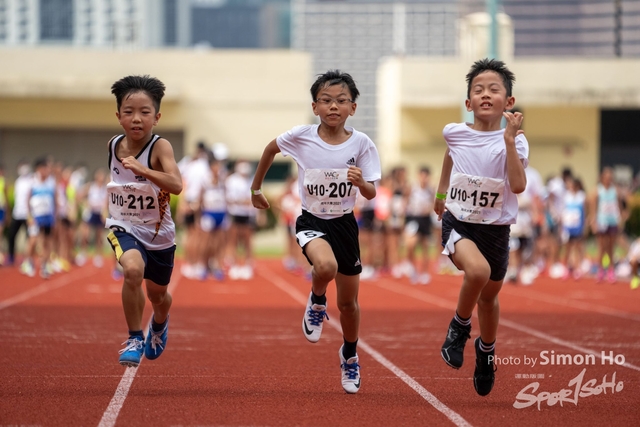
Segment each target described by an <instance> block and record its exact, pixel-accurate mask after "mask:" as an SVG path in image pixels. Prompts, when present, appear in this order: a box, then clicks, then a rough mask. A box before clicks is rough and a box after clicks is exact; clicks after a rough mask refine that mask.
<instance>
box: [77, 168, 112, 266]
mask: <svg viewBox="0 0 640 427" xmlns="http://www.w3.org/2000/svg"><path fill="white" fill-rule="evenodd" d="M80 199H81V200H82V223H81V224H80V250H79V253H78V256H77V257H76V262H77V264H78V265H83V264H84V263H85V262H86V257H87V251H88V247H89V240H90V239H91V234H93V242H94V251H95V253H94V256H93V265H94V266H95V267H98V268H100V267H102V266H103V265H104V260H103V258H102V255H103V248H104V243H105V239H104V224H105V220H106V218H107V213H108V204H107V176H106V172H105V170H104V169H102V168H99V169H96V171H95V172H94V174H93V180H92V181H91V182H89V183H88V184H85V186H84V188H83V189H82V193H81V194H80Z"/></svg>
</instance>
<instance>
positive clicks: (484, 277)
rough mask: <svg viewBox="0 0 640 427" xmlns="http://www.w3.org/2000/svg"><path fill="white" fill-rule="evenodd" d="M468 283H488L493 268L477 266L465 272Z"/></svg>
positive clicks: (483, 265)
mask: <svg viewBox="0 0 640 427" xmlns="http://www.w3.org/2000/svg"><path fill="white" fill-rule="evenodd" d="M464 274H465V277H466V279H467V281H469V282H472V283H482V284H484V283H487V282H488V281H489V277H490V276H491V267H489V265H488V264H475V265H473V266H471V267H470V268H467V269H465V271H464Z"/></svg>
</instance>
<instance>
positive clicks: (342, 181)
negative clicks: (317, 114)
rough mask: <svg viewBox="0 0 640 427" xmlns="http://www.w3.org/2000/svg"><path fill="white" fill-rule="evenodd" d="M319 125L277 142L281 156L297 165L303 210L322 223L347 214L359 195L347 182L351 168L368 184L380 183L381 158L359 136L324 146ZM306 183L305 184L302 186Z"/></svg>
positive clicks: (299, 129)
mask: <svg viewBox="0 0 640 427" xmlns="http://www.w3.org/2000/svg"><path fill="white" fill-rule="evenodd" d="M318 127H319V125H317V124H314V125H302V126H296V127H294V128H293V129H291V130H289V131H287V132H285V133H283V134H282V135H280V136H278V138H277V139H276V142H277V144H278V147H279V148H280V151H281V152H282V155H283V156H285V157H286V156H291V157H292V158H293V160H295V162H296V163H297V164H298V190H299V192H300V199H301V201H302V209H303V210H306V211H308V212H309V213H311V214H313V215H315V216H316V217H318V218H322V219H332V218H337V217H339V216H342V215H344V214H345V213H349V212H351V211H352V210H353V207H354V206H355V201H356V198H357V195H358V193H359V191H358V189H357V187H354V186H352V184H350V183H348V182H347V181H346V171H347V170H348V169H349V167H350V166H357V167H359V168H360V169H362V177H363V178H364V180H365V181H367V182H375V181H378V180H379V179H380V176H381V168H380V157H379V156H378V150H377V149H376V146H375V145H374V143H373V141H371V139H370V138H369V137H368V136H367V135H365V134H364V133H362V132H358V131H357V130H355V129H353V128H351V127H346V130H347V131H350V132H352V134H351V136H350V137H349V139H348V140H346V141H345V142H343V143H342V144H338V145H331V144H327V143H326V142H325V141H323V140H322V138H320V136H319V135H318ZM305 180H306V182H305Z"/></svg>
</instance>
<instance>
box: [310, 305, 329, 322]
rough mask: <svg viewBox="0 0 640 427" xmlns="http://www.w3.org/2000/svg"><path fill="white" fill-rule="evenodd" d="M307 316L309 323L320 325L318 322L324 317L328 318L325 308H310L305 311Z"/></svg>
mask: <svg viewBox="0 0 640 427" xmlns="http://www.w3.org/2000/svg"><path fill="white" fill-rule="evenodd" d="M307 317H308V318H309V323H310V324H312V325H313V326H320V323H322V322H323V321H324V318H325V317H326V318H327V320H329V315H328V314H327V312H326V311H325V310H322V311H315V310H314V309H312V308H310V309H309V311H307Z"/></svg>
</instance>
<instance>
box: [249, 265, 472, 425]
mask: <svg viewBox="0 0 640 427" xmlns="http://www.w3.org/2000/svg"><path fill="white" fill-rule="evenodd" d="M265 273H267V274H265ZM259 274H260V275H261V276H262V277H263V278H264V279H266V280H268V281H269V282H271V283H273V284H274V285H275V286H276V287H277V288H279V289H280V290H282V291H283V292H285V293H286V294H288V295H289V296H290V297H291V298H293V299H294V300H295V301H297V302H298V303H300V304H301V305H302V306H305V305H306V304H307V298H308V297H309V296H308V295H303V294H302V293H301V292H300V291H298V290H297V289H296V288H294V287H293V286H291V285H290V284H289V283H287V282H286V281H285V280H284V279H283V278H281V277H280V276H278V275H277V274H275V273H274V272H273V271H271V270H269V269H268V268H266V267H261V269H260V271H259ZM327 323H328V324H329V325H330V326H331V327H332V328H334V329H335V330H337V331H338V332H339V333H340V334H342V328H341V326H340V322H337V321H334V320H328V321H327ZM358 347H359V348H361V349H362V350H364V352H365V353H368V354H369V355H370V356H371V357H373V358H374V359H375V360H376V361H377V362H378V363H380V364H381V365H382V366H384V367H385V368H387V369H388V370H389V371H391V372H392V373H393V374H394V375H395V376H396V377H398V378H399V379H400V380H401V381H402V382H404V383H405V384H407V385H408V386H409V387H411V388H412V389H413V390H414V391H415V392H416V393H418V394H419V395H420V396H421V397H422V398H423V399H424V400H426V401H427V402H429V403H430V404H431V406H433V407H434V408H435V409H437V410H438V411H440V412H441V413H442V414H443V415H444V416H446V417H447V418H449V420H451V422H452V423H453V424H455V425H456V426H459V427H471V424H469V422H468V421H467V420H465V419H464V418H462V415H460V414H458V413H457V412H455V411H454V410H452V409H451V408H449V407H448V406H447V405H445V404H444V403H442V402H441V401H440V400H438V398H437V397H435V396H434V395H433V394H431V393H430V392H429V391H428V390H427V389H426V388H424V387H423V386H422V385H420V383H418V382H417V381H416V380H415V379H413V378H412V377H411V376H409V375H408V374H407V373H406V372H404V371H403V370H402V369H400V368H399V367H397V366H396V365H394V364H393V363H392V362H391V361H390V360H389V359H387V358H386V357H384V356H383V355H382V354H380V353H379V352H378V351H376V350H375V349H374V348H373V347H371V346H370V345H369V344H367V343H366V342H365V341H364V340H363V339H362V338H360V339H358Z"/></svg>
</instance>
